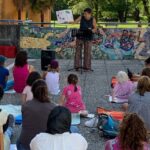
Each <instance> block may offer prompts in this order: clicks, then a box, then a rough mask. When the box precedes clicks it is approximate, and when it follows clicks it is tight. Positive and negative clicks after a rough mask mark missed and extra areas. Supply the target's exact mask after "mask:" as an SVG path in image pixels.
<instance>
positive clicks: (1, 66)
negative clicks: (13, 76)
mask: <svg viewBox="0 0 150 150" xmlns="http://www.w3.org/2000/svg"><path fill="white" fill-rule="evenodd" d="M5 61H6V58H5V57H4V56H2V55H0V85H1V86H2V87H3V89H4V91H6V90H9V89H10V88H11V87H13V84H14V83H13V81H8V76H9V70H8V69H7V68H5ZM7 81H8V82H7Z"/></svg>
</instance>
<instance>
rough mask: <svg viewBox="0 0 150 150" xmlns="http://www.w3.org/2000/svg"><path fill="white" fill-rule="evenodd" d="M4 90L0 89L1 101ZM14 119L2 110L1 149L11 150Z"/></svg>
mask: <svg viewBox="0 0 150 150" xmlns="http://www.w3.org/2000/svg"><path fill="white" fill-rule="evenodd" d="M2 97H3V89H2V87H0V100H1V98H2ZM13 125H14V117H13V116H12V115H8V114H7V113H5V112H4V111H2V110H0V140H1V141H0V149H4V150H10V144H11V142H10V138H11V136H12V134H13Z"/></svg>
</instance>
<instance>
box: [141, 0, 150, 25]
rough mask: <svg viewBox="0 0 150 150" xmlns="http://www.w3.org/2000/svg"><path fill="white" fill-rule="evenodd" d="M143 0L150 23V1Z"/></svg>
mask: <svg viewBox="0 0 150 150" xmlns="http://www.w3.org/2000/svg"><path fill="white" fill-rule="evenodd" d="M142 2H143V6H144V10H145V14H146V16H147V18H148V22H149V23H150V10H149V5H150V2H149V0H142Z"/></svg>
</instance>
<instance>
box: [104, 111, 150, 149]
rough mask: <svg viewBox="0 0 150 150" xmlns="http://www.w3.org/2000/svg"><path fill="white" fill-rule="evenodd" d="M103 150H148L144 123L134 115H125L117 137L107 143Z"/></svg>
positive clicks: (149, 146) (149, 147)
mask: <svg viewBox="0 0 150 150" xmlns="http://www.w3.org/2000/svg"><path fill="white" fill-rule="evenodd" d="M105 150H150V145H149V144H148V141H147V131H146V129H145V127H144V123H143V121H142V120H141V118H139V116H138V115H137V114H136V113H133V114H127V115H125V117H124V119H123V121H122V123H121V126H120V133H119V135H118V137H116V138H115V139H113V140H109V141H107V142H106V145H105Z"/></svg>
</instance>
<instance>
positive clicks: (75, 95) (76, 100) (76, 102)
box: [60, 74, 88, 116]
mask: <svg viewBox="0 0 150 150" xmlns="http://www.w3.org/2000/svg"><path fill="white" fill-rule="evenodd" d="M77 83H78V77H77V75H75V74H70V75H69V76H68V84H69V85H68V86H66V87H65V88H64V89H63V92H62V96H61V100H60V105H62V106H65V107H67V108H68V109H69V110H70V111H71V113H80V114H81V115H83V116H86V115H88V112H87V111H86V107H85V104H84V102H83V100H82V92H81V87H80V86H79V85H77Z"/></svg>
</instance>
